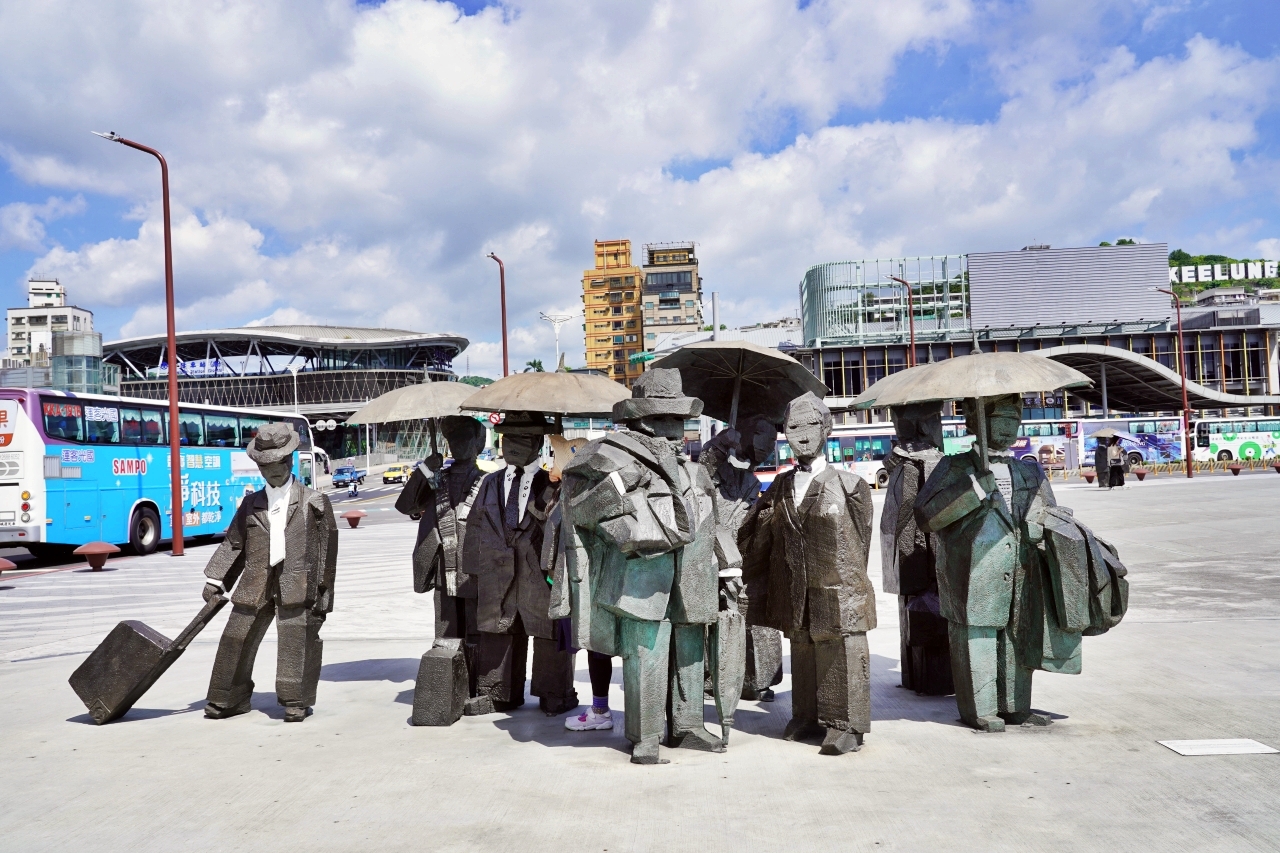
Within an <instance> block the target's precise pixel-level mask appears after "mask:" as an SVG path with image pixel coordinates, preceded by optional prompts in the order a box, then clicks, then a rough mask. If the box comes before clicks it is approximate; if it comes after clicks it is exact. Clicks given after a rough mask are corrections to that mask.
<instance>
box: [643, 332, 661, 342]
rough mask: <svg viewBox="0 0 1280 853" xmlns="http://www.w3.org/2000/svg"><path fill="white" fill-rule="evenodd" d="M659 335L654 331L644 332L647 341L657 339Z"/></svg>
mask: <svg viewBox="0 0 1280 853" xmlns="http://www.w3.org/2000/svg"><path fill="white" fill-rule="evenodd" d="M657 337H658V336H657V334H655V333H654V332H645V333H644V339H645V340H646V341H652V340H656V339H657Z"/></svg>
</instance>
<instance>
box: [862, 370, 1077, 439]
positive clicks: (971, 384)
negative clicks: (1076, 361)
mask: <svg viewBox="0 0 1280 853" xmlns="http://www.w3.org/2000/svg"><path fill="white" fill-rule="evenodd" d="M1092 384H1093V382H1092V380H1090V379H1089V377H1087V376H1085V375H1084V374H1083V373H1081V372H1080V371H1078V370H1076V369H1075V368H1073V367H1067V366H1066V365H1065V364H1061V363H1060V362H1057V361H1054V360H1053V359H1051V358H1045V357H1044V356H1041V355H1036V354H1035V353H1030V352H984V353H976V354H974V355H961V356H956V357H955V358H948V359H945V360H944V361H938V362H934V363H933V364H921V365H917V366H916V367H910V368H907V369H906V370H902V371H899V372H897V373H895V374H893V375H891V376H886V377H885V378H884V379H881V380H880V381H879V382H877V383H876V384H875V385H872V386H871V387H870V388H868V389H867V390H866V391H864V392H863V393H862V394H859V395H858V397H857V399H856V400H855V401H854V408H856V409H873V408H887V407H892V406H906V405H909V404H911V403H928V402H933V401H941V400H963V399H972V398H977V399H978V400H981V399H983V398H985V397H1001V396H1004V395H1006V394H1031V393H1038V392H1041V391H1057V390H1059V389H1061V388H1080V387H1082V386H1084V385H1092ZM978 412H979V415H978V417H979V431H978V435H977V436H976V438H977V440H978V445H979V447H980V448H981V459H982V462H983V464H985V461H986V457H987V440H986V424H985V421H986V410H985V409H984V408H983V407H982V406H978Z"/></svg>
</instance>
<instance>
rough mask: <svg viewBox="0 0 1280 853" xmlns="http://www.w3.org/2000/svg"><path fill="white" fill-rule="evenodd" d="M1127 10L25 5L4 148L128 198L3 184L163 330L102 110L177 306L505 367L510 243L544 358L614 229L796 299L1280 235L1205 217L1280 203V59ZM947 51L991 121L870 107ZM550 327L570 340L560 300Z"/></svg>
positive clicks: (725, 280) (84, 268)
mask: <svg viewBox="0 0 1280 853" xmlns="http://www.w3.org/2000/svg"><path fill="white" fill-rule="evenodd" d="M1116 7H1117V4H1114V3H1107V2H1098V3H1070V4H1064V3H1054V2H1041V3H1032V4H1027V5H1026V7H1025V9H1024V10H1022V11H1017V12H1016V13H1014V12H1010V13H1009V14H1008V15H1004V16H1002V17H1001V18H1000V20H1001V21H1002V22H1004V23H1003V24H1002V26H992V22H993V18H992V17H991V16H992V14H993V13H992V10H991V9H990V8H989V7H988V6H986V5H985V4H978V3H974V2H968V0H897V2H893V3H877V4H865V3H859V4H854V3H837V2H821V0H815V2H812V3H809V4H807V5H805V7H804V8H799V7H798V6H797V4H795V3H794V2H790V3H788V2H780V0H777V2H775V0H737V2H732V3H730V2H696V1H695V0H685V2H680V3H675V2H652V3H645V4H640V3H636V4H617V3H610V2H586V0H579V2H572V3H570V2H556V0H547V1H546V2H539V3H537V4H527V5H521V4H513V5H509V6H494V7H489V8H486V9H484V10H482V11H480V12H479V13H476V14H471V15H464V14H462V13H460V12H459V10H458V9H457V8H456V7H454V6H452V5H450V4H446V3H435V2H425V1H424V0H392V2H387V3H384V4H381V5H376V6H360V7H355V6H353V5H351V4H348V3H345V2H329V3H324V4H302V3H296V2H295V3H283V2H276V3H273V2H266V0H262V2H252V3H250V2H234V0H228V2H225V3H220V4H205V3H198V2H190V3H184V2H166V3H160V2H140V0H130V1H129V2H126V0H98V2H95V3H85V2H72V0H49V2H45V3H41V4H9V5H6V6H5V7H4V8H3V9H2V10H0V74H3V75H4V79H5V80H6V81H7V84H8V85H7V86H6V87H5V88H4V89H3V90H0V156H3V157H4V158H5V160H6V161H7V163H8V166H9V168H10V169H11V170H12V171H13V173H14V174H15V175H17V176H18V177H19V178H20V179H22V180H23V181H26V182H29V183H30V184H33V185H36V186H39V187H42V188H45V191H46V192H54V193H61V194H62V196H65V200H61V201H60V200H59V198H62V196H59V197H58V198H55V199H51V200H50V202H49V204H55V203H57V204H73V203H74V202H73V201H71V200H72V199H74V197H75V196H76V194H78V193H87V194H90V195H91V196H93V195H95V194H96V195H98V196H114V197H119V198H122V199H124V200H126V201H127V202H128V203H129V204H133V205H136V208H135V210H134V213H133V214H132V215H133V217H135V219H136V221H134V220H133V219H130V220H126V221H122V222H120V223H119V228H118V231H117V232H115V236H112V237H109V238H106V239H95V240H88V241H84V242H81V243H79V244H68V245H59V244H55V243H54V241H52V240H51V239H50V238H49V236H48V234H47V233H46V231H45V229H44V226H43V225H42V224H41V223H42V222H43V221H45V219H42V218H41V217H42V216H44V217H45V218H46V219H47V218H48V217H52V216H54V215H57V214H56V211H54V210H53V209H52V208H51V209H50V211H49V212H47V213H44V214H41V213H39V212H37V211H35V210H34V209H29V208H32V206H31V205H25V206H24V205H23V204H10V205H6V206H3V207H0V241H7V245H9V246H11V247H18V248H22V249H24V250H26V251H30V252H33V253H35V259H34V261H33V263H32V269H37V270H39V271H40V272H41V273H42V274H49V275H57V276H59V277H60V278H61V279H62V280H63V281H64V283H66V284H67V285H68V287H69V288H70V289H71V290H72V292H73V294H74V295H75V298H76V299H77V300H79V301H81V302H83V303H84V304H86V305H88V306H89V307H94V308H95V310H100V316H103V314H104V313H105V315H109V316H111V317H113V318H117V321H116V328H111V327H106V328H104V331H105V332H106V333H107V335H108V336H109V337H110V336H112V335H113V334H114V333H116V332H117V331H118V332H119V333H120V334H121V335H130V334H142V333H148V332H153V331H157V330H159V329H160V328H162V324H163V312H162V311H161V310H160V308H159V306H160V300H161V297H162V293H163V278H162V272H161V267H160V263H159V258H160V257H161V255H160V251H161V244H160V217H159V205H158V203H157V202H156V200H155V195H156V183H157V182H156V180H155V178H156V174H155V172H156V169H155V164H154V162H152V161H150V160H149V159H148V158H146V157H145V156H144V155H142V154H140V153H138V152H133V151H127V150H125V149H123V148H120V147H117V146H112V145H109V144H108V143H106V142H103V141H101V140H99V139H96V138H94V137H92V136H90V135H89V134H88V132H87V131H88V130H90V129H93V130H116V131H118V132H120V133H122V134H125V135H127V136H130V137H132V138H137V139H139V140H140V141H144V142H147V143H148V144H152V145H155V146H157V147H159V148H161V149H162V150H163V151H164V152H165V154H166V156H167V157H168V160H169V164H170V169H171V181H172V191H173V200H174V214H173V215H174V219H173V221H174V254H175V273H176V277H177V279H178V283H179V322H180V323H181V324H182V325H183V326H184V327H188V328H197V327H214V326H224V325H233V324H239V323H245V322H250V321H257V322H303V321H308V322H328V323H349V324H371V325H375V324H376V325H386V326H392V327H408V328H414V329H421V330H430V331H455V332H458V333H461V334H464V335H467V336H468V337H470V338H471V339H472V340H473V341H474V342H475V344H474V345H473V348H472V349H471V350H470V351H469V353H468V355H469V358H470V367H471V370H472V372H477V373H488V374H489V375H493V374H495V373H496V372H499V371H500V364H499V361H500V348H499V347H498V346H497V345H496V341H497V329H498V317H497V306H496V302H497V300H496V290H497V282H496V279H497V270H496V265H494V264H493V262H492V261H490V260H488V259H486V258H485V254H486V253H488V252H490V251H493V252H496V253H497V254H498V255H500V256H502V257H503V259H504V261H505V262H506V266H507V284H508V305H509V311H510V314H511V324H512V327H513V334H512V362H513V364H514V365H522V364H523V363H524V362H525V361H526V360H528V359H529V358H534V357H538V358H542V359H543V360H544V361H545V362H550V360H551V359H552V358H553V352H554V344H553V337H552V332H551V327H550V325H549V324H547V323H543V322H540V321H539V320H538V319H537V315H538V312H539V311H562V310H565V309H566V308H571V307H572V306H574V304H575V302H576V299H577V292H578V277H579V275H580V273H581V270H582V268H583V267H584V266H586V265H587V264H588V263H589V262H590V259H591V247H590V242H591V240H592V239H593V238H601V239H604V238H619V237H626V238H630V239H632V240H633V241H636V242H637V243H640V242H647V241H664V240H678V239H693V240H697V241H698V242H699V244H700V250H699V255H700V258H701V261H702V270H703V276H704V278H705V279H706V288H707V289H708V290H717V291H719V292H720V293H721V302H722V313H723V314H724V315H725V318H726V319H727V320H728V321H730V322H734V321H748V322H749V321H752V320H756V319H771V318H772V317H774V316H776V315H779V314H782V313H785V312H787V311H789V310H794V307H795V302H796V282H797V281H798V280H799V278H800V276H801V275H802V274H803V272H804V269H805V268H806V267H807V266H809V265H810V264H813V263H817V262H821V261H827V260H834V259H843V258H855V257H883V256H889V255H897V254H932V253H946V252H963V251H970V250H986V249H1004V248H1017V247H1018V246H1020V245H1023V244H1024V243H1027V242H1031V241H1032V240H1037V239H1038V240H1045V241H1050V242H1054V243H1055V244H1056V245H1073V244H1074V245H1079V244H1082V243H1088V242H1091V241H1096V240H1097V239H1100V237H1099V235H1100V234H1101V235H1102V236H1105V237H1107V238H1109V239H1111V238H1114V237H1115V236H1117V235H1119V234H1121V233H1123V234H1125V235H1126V236H1133V237H1137V238H1140V239H1148V240H1163V239H1169V238H1170V237H1171V236H1179V237H1182V236H1185V237H1191V236H1195V235H1197V234H1199V233H1201V232H1204V233H1205V234H1209V233H1213V234H1220V233H1221V234H1228V235H1230V236H1229V239H1230V240H1231V241H1232V243H1231V245H1226V246H1222V245H1215V247H1214V248H1220V249H1222V250H1231V249H1235V250H1237V251H1239V252H1241V253H1242V254H1243V253H1249V252H1253V251H1256V250H1257V249H1258V248H1260V247H1262V246H1264V245H1271V244H1274V243H1275V242H1276V241H1278V240H1280V231H1278V230H1277V220H1276V219H1274V218H1267V217H1266V216H1263V217H1261V218H1259V217H1258V216H1257V215H1256V214H1254V215H1251V216H1242V217H1237V218H1236V219H1234V220H1230V221H1228V222H1225V223H1214V224H1212V225H1205V224H1203V223H1202V222H1201V221H1200V220H1199V219H1198V218H1197V212H1201V213H1202V212H1203V211H1204V210H1206V209H1207V208H1209V207H1211V206H1213V205H1219V206H1223V205H1225V206H1226V207H1227V208H1228V209H1229V208H1230V207H1231V205H1232V204H1233V203H1234V202H1236V201H1239V200H1242V199H1246V198H1250V197H1255V198H1256V197H1257V196H1259V195H1262V196H1266V197H1267V198H1268V199H1269V203H1270V204H1271V205H1272V208H1273V209H1274V207H1275V203H1276V200H1277V198H1276V197H1277V194H1278V192H1277V191H1278V190H1280V181H1277V171H1276V168H1275V164H1274V163H1273V162H1272V161H1270V160H1268V159H1267V157H1266V153H1265V150H1263V149H1261V148H1259V138H1260V133H1261V131H1260V129H1259V128H1260V123H1261V122H1262V120H1263V118H1264V117H1265V116H1266V114H1267V113H1268V111H1274V110H1275V108H1276V105H1277V95H1278V93H1277V82H1278V75H1280V63H1278V61H1277V60H1276V59H1275V58H1274V57H1258V56H1254V55H1251V54H1249V53H1248V52H1246V51H1245V50H1244V49H1242V48H1240V47H1238V46H1235V45H1232V44H1226V43H1223V42H1220V41H1216V40H1214V39H1212V38H1208V37H1205V36H1192V37H1191V38H1189V39H1188V40H1186V41H1185V42H1184V43H1183V44H1181V45H1179V46H1178V47H1177V49H1176V50H1171V51H1166V52H1163V53H1160V54H1157V55H1152V56H1139V55H1138V54H1137V53H1135V52H1134V51H1132V50H1131V49H1129V48H1128V47H1126V46H1124V45H1117V44H1114V43H1109V42H1108V41H1107V39H1106V38H1105V37H1104V35H1103V33H1104V31H1105V27H1104V25H1103V22H1104V21H1105V20H1106V19H1107V16H1108V15H1113V14H1115V9H1116ZM1138 7H1140V8H1139V13H1140V14H1142V15H1145V16H1147V19H1148V21H1150V20H1152V19H1153V18H1154V19H1156V20H1167V19H1168V18H1169V17H1171V16H1176V15H1178V14H1181V12H1182V10H1181V9H1180V8H1179V7H1177V6H1176V4H1174V5H1173V6H1170V5H1169V4H1167V3H1166V4H1160V3H1152V2H1148V3H1139V4H1138ZM1018 8H1019V9H1021V8H1022V7H1021V6H1020V7H1018ZM68 22H75V24H74V25H68ZM1148 26H1155V24H1150V23H1149V24H1148ZM956 50H967V51H976V52H978V53H979V54H980V55H981V56H982V57H983V59H982V61H981V67H982V68H983V69H984V70H985V72H986V73H988V74H989V75H990V80H991V84H990V85H992V86H994V87H995V92H994V97H995V98H996V99H997V101H998V109H996V110H994V111H993V113H992V114H991V115H982V116H980V115H974V116H969V117H955V116H950V117H947V118H941V117H936V116H930V115H924V114H921V115H910V114H908V115H897V116H883V115H879V114H878V113H877V110H878V109H880V108H881V107H882V106H883V105H884V104H885V102H886V98H887V97H888V96H887V92H889V90H890V88H891V87H892V85H893V82H894V80H895V75H896V74H898V73H899V71H900V69H901V67H902V63H903V62H904V58H905V57H919V56H925V57H937V58H939V59H940V58H942V57H945V56H946V55H947V53H948V52H949V51H956ZM51 57H56V61H51ZM962 83H963V81H957V85H961V84H962ZM850 115H856V116H857V118H853V119H850V118H848V116H850ZM90 215H92V211H90ZM1221 226H1226V230H1225V231H1224V230H1222V227H1221ZM1268 241H1270V243H1269V242H1268ZM103 308H105V309H107V311H106V312H102V311H101V309H103ZM561 345H562V348H563V349H564V350H565V351H567V352H568V353H569V359H570V363H574V362H575V361H576V362H578V363H580V361H581V352H580V350H581V333H580V332H579V331H578V330H577V329H575V328H574V327H573V326H572V325H570V326H566V327H565V329H564V330H563V332H562V340H561ZM459 367H460V368H461V367H462V365H461V364H460V365H459Z"/></svg>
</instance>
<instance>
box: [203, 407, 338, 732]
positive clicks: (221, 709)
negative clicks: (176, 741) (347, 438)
mask: <svg viewBox="0 0 1280 853" xmlns="http://www.w3.org/2000/svg"><path fill="white" fill-rule="evenodd" d="M297 448H298V434H297V433H296V432H295V431H294V429H293V427H292V426H290V425H289V424H283V423H272V424H266V425H264V426H262V427H261V428H259V430H258V433H257V435H256V436H254V438H253V439H252V440H251V441H250V442H249V445H248V446H247V447H246V448H245V452H246V453H247V454H248V455H249V458H250V459H252V460H253V461H254V462H256V463H257V464H258V467H259V469H260V470H261V471H262V476H263V478H264V479H265V480H266V481H267V485H266V487H265V488H263V489H260V490H259V491H256V492H253V493H251V494H249V495H246V496H245V498H244V500H243V501H241V503H240V506H239V507H238V508H237V509H236V514H235V517H234V518H233V519H232V520H231V524H230V526H229V527H228V528H227V533H226V538H225V539H223V540H222V544H221V545H219V546H218V550H217V551H216V552H215V553H214V555H213V558H212V559H211V560H209V565H208V566H207V567H206V568H205V570H204V573H205V575H206V576H207V577H208V578H209V583H208V584H207V585H206V587H205V598H206V599H208V598H211V597H212V596H214V595H219V594H221V592H222V590H223V589H224V588H225V589H231V587H232V586H235V592H233V593H232V595H231V604H232V610H231V616H230V618H228V620H227V627H226V630H224V631H223V633H222V639H221V641H220V642H219V644H218V654H217V657H216V658H215V659H214V664H213V674H212V676H211V677H210V679H209V701H208V705H207V706H206V708H205V715H206V716H209V717H215V718H222V717H231V716H235V715H237V714H243V713H245V712H247V711H248V710H249V707H250V705H249V703H250V699H251V697H252V695H253V661H254V658H255V656H256V655H257V652H258V644H259V643H261V642H262V637H263V634H264V633H265V632H266V630H267V627H268V626H269V625H270V623H271V621H272V619H273V618H274V619H275V622H276V631H277V634H278V636H279V645H278V650H277V663H276V698H277V700H278V701H279V702H280V704H281V705H283V706H285V721H286V722H300V721H301V720H303V719H305V718H306V716H307V714H309V713H310V708H311V706H312V705H314V704H315V701H316V688H317V685H318V683H319V680H320V657H321V652H322V649H323V643H322V641H321V640H320V636H319V633H320V626H321V625H323V624H324V619H325V616H326V614H328V613H329V612H330V611H331V610H332V609H333V584H334V577H335V574H336V569H337V561H338V526H337V524H336V523H335V521H334V518H333V507H332V506H330V504H329V499H328V498H327V497H325V496H324V495H322V494H320V493H319V492H317V491H314V490H312V489H309V488H307V487H306V486H304V485H303V484H302V483H301V482H300V481H299V480H298V479H297V478H296V477H294V476H293V452H294V451H295V450H296V449H297ZM237 581H238V582H239V583H238V584H237Z"/></svg>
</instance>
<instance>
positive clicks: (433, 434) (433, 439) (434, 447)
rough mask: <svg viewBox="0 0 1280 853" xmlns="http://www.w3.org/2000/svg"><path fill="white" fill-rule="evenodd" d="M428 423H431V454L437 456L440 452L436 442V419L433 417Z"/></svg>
mask: <svg viewBox="0 0 1280 853" xmlns="http://www.w3.org/2000/svg"><path fill="white" fill-rule="evenodd" d="M428 423H429V424H430V429H431V455H432V456H436V455H438V454H439V453H440V451H439V449H438V448H437V442H436V419H435V418H431V419H430V420H429V421H428Z"/></svg>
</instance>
